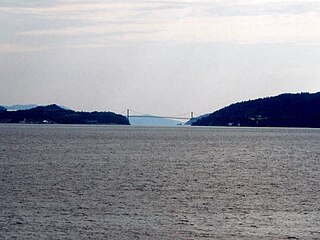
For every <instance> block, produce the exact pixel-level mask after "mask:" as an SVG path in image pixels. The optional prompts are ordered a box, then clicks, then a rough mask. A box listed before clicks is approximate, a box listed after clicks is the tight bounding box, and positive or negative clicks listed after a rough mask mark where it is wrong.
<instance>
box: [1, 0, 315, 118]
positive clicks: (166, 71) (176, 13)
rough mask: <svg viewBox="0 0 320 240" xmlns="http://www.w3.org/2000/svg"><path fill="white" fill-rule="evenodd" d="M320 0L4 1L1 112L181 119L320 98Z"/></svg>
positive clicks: (2, 15)
mask: <svg viewBox="0 0 320 240" xmlns="http://www.w3.org/2000/svg"><path fill="white" fill-rule="evenodd" d="M319 66H320V3H319V1H318V0H290V1H283V0H237V1H234V0H211V1H207V0H181V1H178V0H175V1H170V0H139V1H138V0H116V1H115V0H113V1H109V0H90V1H89V0H86V1H85V0H41V1H39V0H28V1H21V0H1V2H0V105H13V104H30V103H35V104H39V105H47V104H51V103H57V104H60V105H64V106H67V107H69V108H72V109H75V110H83V111H94V110H97V111H113V112H117V113H122V114H124V113H125V111H126V109H130V110H132V111H136V112H139V113H145V114H154V115H171V116H182V115H183V114H186V115H188V114H189V112H194V113H195V114H196V115H201V114H204V113H208V112H213V111H215V110H218V109H220V108H222V107H224V106H227V105H229V104H231V103H234V102H239V101H244V100H249V99H255V98H260V97H266V96H274V95H278V94H280V93H296V92H318V91H320V67H319Z"/></svg>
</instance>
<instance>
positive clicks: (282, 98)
mask: <svg viewBox="0 0 320 240" xmlns="http://www.w3.org/2000/svg"><path fill="white" fill-rule="evenodd" d="M192 125H193V126H250V127H310V128H319V127H320V92H318V93H313V94H311V93H301V94H281V95H279V96H275V97H267V98H259V99H256V100H249V101H244V102H239V103H235V104H231V105H230V106H228V107H225V108H222V109H220V110H218V111H216V112H213V113H211V114H210V115H209V116H207V117H204V118H201V119H199V120H198V121H197V122H195V123H193V124H192Z"/></svg>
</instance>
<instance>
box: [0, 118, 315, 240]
mask: <svg viewBox="0 0 320 240" xmlns="http://www.w3.org/2000/svg"><path fill="white" fill-rule="evenodd" d="M0 141H1V144H0V181H1V184H0V192H1V195H0V199H1V201H0V238H3V239H87V238H91V239H319V238H320V230H319V229H320V198H319V193H320V186H319V182H320V162H319V156H320V148H319V142H320V130H319V129H280V128H202V127H173V128H165V127H163V128H156V127H153V128H152V127H132V126H129V127H128V126H127V127H123V126H75V125H73V126H64V125H50V126H48V125H45V126H44V125H4V124H2V125H0Z"/></svg>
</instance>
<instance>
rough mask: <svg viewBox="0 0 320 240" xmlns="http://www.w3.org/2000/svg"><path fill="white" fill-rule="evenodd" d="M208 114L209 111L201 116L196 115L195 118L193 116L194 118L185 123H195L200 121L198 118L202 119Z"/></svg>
mask: <svg viewBox="0 0 320 240" xmlns="http://www.w3.org/2000/svg"><path fill="white" fill-rule="evenodd" d="M207 116H209V113H207V114H204V115H201V116H199V117H195V118H192V119H190V120H189V121H188V122H186V123H185V124H184V125H189V126H190V125H192V124H193V123H195V122H196V121H198V120H200V119H201V118H204V117H207Z"/></svg>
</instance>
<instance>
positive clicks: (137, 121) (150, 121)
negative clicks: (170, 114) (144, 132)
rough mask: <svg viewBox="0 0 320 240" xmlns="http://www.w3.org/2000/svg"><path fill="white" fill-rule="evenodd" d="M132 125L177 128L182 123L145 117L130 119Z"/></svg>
mask: <svg viewBox="0 0 320 240" xmlns="http://www.w3.org/2000/svg"><path fill="white" fill-rule="evenodd" d="M129 121H130V124H131V125H133V126H177V125H181V124H182V123H181V122H179V121H175V120H172V119H168V118H161V117H155V116H150V115H145V117H143V116H142V117H130V119H129Z"/></svg>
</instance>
